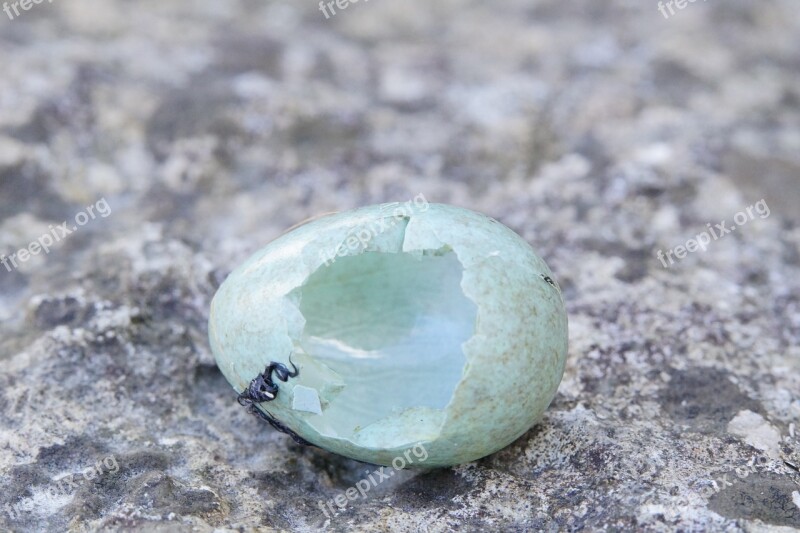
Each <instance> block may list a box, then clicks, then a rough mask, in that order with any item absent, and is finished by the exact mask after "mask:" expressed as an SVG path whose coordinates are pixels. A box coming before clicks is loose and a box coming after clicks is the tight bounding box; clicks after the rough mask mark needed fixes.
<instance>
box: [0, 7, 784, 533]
mask: <svg viewBox="0 0 800 533" xmlns="http://www.w3.org/2000/svg"><path fill="white" fill-rule="evenodd" d="M4 17H5V14H0V65H2V67H3V74H2V76H0V251H2V252H3V253H6V254H9V253H12V251H14V250H18V249H19V248H21V247H25V246H27V245H28V243H30V242H31V241H33V240H34V239H37V238H39V237H40V236H42V235H43V234H45V233H47V232H49V231H50V228H49V226H50V225H54V226H58V225H60V224H61V223H62V221H70V223H71V222H72V221H74V220H75V217H76V215H77V214H79V213H85V212H86V211H85V210H86V207H87V206H90V205H92V206H96V205H97V202H98V201H99V200H101V199H103V198H105V199H106V200H107V201H108V205H109V206H110V208H111V210H112V212H111V214H110V215H109V216H107V217H101V216H98V217H96V218H95V219H94V220H91V221H88V222H87V223H86V224H85V225H84V226H81V227H80V228H79V229H78V230H77V231H75V232H74V233H72V234H70V235H69V236H68V238H66V239H64V240H62V242H60V243H58V244H56V245H54V246H53V247H52V250H51V251H50V253H49V254H47V255H42V254H39V255H38V256H35V257H33V258H31V259H30V260H28V261H27V262H25V263H24V264H22V265H21V267H20V268H19V269H15V270H13V271H12V272H7V271H6V269H5V268H4V267H3V266H0V450H2V452H0V483H2V486H3V489H4V490H3V491H0V529H3V528H6V529H12V530H14V531H34V530H64V529H68V528H71V529H73V530H82V529H96V528H103V529H112V530H113V529H117V530H123V529H133V528H148V529H151V530H163V531H172V530H189V529H191V528H195V529H194V530H196V531H211V530H213V529H214V528H220V529H223V530H224V529H226V528H228V529H238V528H248V527H263V528H264V529H267V530H270V529H281V530H299V531H309V530H315V529H319V528H322V527H327V528H329V529H331V530H341V531H373V530H381V529H390V530H397V531H418V530H428V531H450V530H451V529H454V528H456V527H460V528H461V530H465V531H474V530H480V531H489V530H501V529H503V530H538V529H541V530H546V531H554V530H577V529H580V528H590V529H592V530H599V529H603V528H607V529H612V530H613V529H618V530H619V529H621V530H635V529H646V530H672V529H675V528H680V529H683V530H701V529H705V530H723V529H724V530H728V531H744V530H747V531H761V530H764V529H771V530H777V528H795V529H796V528H800V507H798V502H800V485H798V479H800V473H799V472H798V469H799V468H800V443H799V442H798V431H800V430H799V429H798V426H800V424H798V422H800V420H798V418H800V399H799V398H798V396H799V395H800V363H799V362H798V361H800V348H798V345H800V342H798V341H800V275H798V274H800V272H798V269H800V250H799V249H798V247H799V246H800V228H799V227H798V224H799V223H800V217H799V216H798V211H797V206H798V199H799V198H800V184H798V175H800V63H799V62H798V54H797V51H798V50H800V16H799V15H798V11H797V6H796V2H795V1H794V0H765V1H763V2H745V1H743V0H709V1H708V2H697V3H689V4H687V7H686V8H685V9H683V10H679V11H677V12H676V13H675V14H674V15H673V16H672V17H670V18H669V19H665V18H664V17H663V16H662V15H661V14H660V13H659V12H658V9H657V3H656V2H633V1H623V0H617V1H610V2H595V1H590V0H578V1H576V2H563V1H557V0H548V1H536V2H530V1H523V0H503V1H501V2H491V3H490V2H472V3H465V2H455V1H450V0H436V1H431V2H424V3H419V2H418V3H408V2H388V1H384V2H379V1H371V2H360V3H358V4H353V5H352V6H350V7H349V8H348V9H347V10H346V11H341V12H339V13H337V15H335V16H333V17H331V18H330V20H326V19H325V17H324V15H323V14H322V13H320V12H319V11H317V6H316V5H315V3H314V2H308V3H302V5H301V4H298V3H289V2H255V1H244V0H242V1H231V2H208V1H200V2H192V3H185V2H155V1H150V0H143V1H141V2H135V3H133V2H122V1H120V0H108V1H105V2H102V3H98V2H89V1H88V0H70V1H69V2H53V3H52V4H50V3H47V2H44V3H41V4H34V5H33V7H32V8H31V9H30V10H29V11H24V12H22V13H21V15H20V16H19V18H17V19H15V20H8V19H7V18H4ZM420 193H424V195H425V197H426V198H427V199H428V200H430V201H431V202H443V203H451V204H456V205H461V206H464V207H468V208H471V209H474V210H477V211H480V212H484V213H487V214H489V215H490V216H493V217H495V218H497V219H498V220H500V221H502V222H503V223H504V224H506V225H508V226H509V227H511V228H512V229H514V230H515V231H517V232H518V233H519V234H520V235H522V236H523V238H525V239H526V240H527V241H528V242H529V243H530V244H531V245H532V246H533V248H534V249H535V250H536V251H537V252H538V253H540V255H541V256H542V257H544V258H546V259H547V262H548V265H549V266H550V267H551V269H552V270H553V272H554V273H555V275H556V278H557V279H558V281H559V283H560V285H561V288H562V290H563V292H564V296H565V300H566V302H567V309H568V312H569V316H570V351H569V359H568V364H567V370H566V374H565V378H564V381H563V382H562V384H561V387H560V389H559V393H558V395H557V396H556V399H555V401H554V403H553V405H552V406H551V408H550V409H549V410H548V411H547V414H546V415H545V417H544V419H543V421H542V422H541V423H540V424H539V425H538V426H536V427H535V428H534V429H533V430H531V431H530V432H528V433H527V434H525V435H524V436H522V437H521V438H520V439H518V440H517V441H516V442H515V443H513V444H512V445H511V446H509V447H508V448H506V449H504V450H502V451H500V452H498V453H496V454H494V455H492V456H490V457H488V458H485V459H483V460H480V461H478V462H475V463H470V464H466V465H462V466H459V467H455V468H449V469H441V470H435V471H432V472H429V473H418V472H414V471H411V472H406V471H403V472H397V473H393V475H392V476H389V478H388V479H385V480H384V479H382V480H381V481H382V482H381V483H380V484H378V485H377V486H375V487H373V488H371V489H370V491H369V492H366V497H363V498H362V497H361V495H360V494H358V493H357V492H356V494H357V499H352V500H348V499H347V497H346V494H347V490H348V489H349V488H352V487H355V486H356V484H357V483H359V482H361V481H363V480H364V479H366V478H367V477H366V471H368V470H370V468H369V467H367V466H365V465H363V464H360V463H356V462H354V461H351V460H348V459H344V458H342V457H338V456H335V455H332V454H329V453H326V452H324V451H321V450H318V449H312V448H303V447H301V446H298V445H296V444H294V443H293V442H292V441H291V439H289V438H288V437H286V436H284V435H281V434H278V433H277V432H275V431H273V430H272V429H271V428H269V427H268V426H267V424H265V423H263V422H261V421H259V420H257V419H256V418H254V417H252V416H250V415H248V414H247V413H246V412H245V411H244V409H242V408H241V407H240V406H239V405H237V404H236V401H235V394H234V393H233V391H232V390H231V388H230V387H229V385H228V384H227V382H226V381H225V379H224V378H223V377H222V375H221V373H220V372H219V370H218V369H217V368H216V366H215V364H214V361H213V358H212V356H211V353H210V350H209V348H208V343H207V339H206V334H207V331H206V323H207V319H208V309H209V303H210V300H211V297H212V295H213V294H214V292H215V290H216V289H217V287H218V286H219V284H220V282H221V281H222V280H223V279H224V278H225V276H226V275H227V274H228V273H229V272H230V271H231V269H232V268H233V267H235V266H236V265H238V264H240V263H241V262H242V261H243V260H244V259H245V258H247V257H248V256H249V255H250V254H251V253H253V252H254V251H256V250H258V249H259V248H261V247H263V246H264V245H265V244H266V243H267V242H269V241H270V240H272V239H273V238H275V237H276V236H278V235H279V234H280V233H282V232H283V231H284V230H285V229H286V228H288V227H289V226H291V225H293V224H295V223H298V222H300V221H302V220H304V219H306V218H308V217H311V216H315V215H319V214H321V213H325V212H329V211H336V210H343V209H349V208H352V207H356V206H359V205H366V204H374V203H380V202H384V201H407V200H410V199H412V198H414V197H415V196H417V195H418V194H420ZM761 199H764V200H765V201H766V205H768V206H769V207H770V215H769V216H768V217H766V218H761V216H759V215H758V214H757V211H755V210H754V209H755V208H754V209H752V210H751V212H752V213H755V216H754V217H753V219H752V220H749V219H748V220H749V221H748V222H747V223H746V224H745V225H742V226H740V227H737V228H736V230H735V231H733V232H732V233H730V234H727V235H725V236H724V237H721V238H719V239H717V240H714V241H713V242H710V244H708V246H707V251H705V252H700V251H697V252H694V253H689V254H688V256H687V257H685V258H684V259H682V260H680V261H677V262H676V263H675V264H673V265H672V266H671V267H670V268H664V266H662V263H661V261H660V260H659V259H658V258H657V256H656V252H657V251H658V250H662V251H664V252H666V251H668V250H672V249H673V248H674V247H676V246H678V245H685V244H686V242H687V240H688V239H692V238H694V237H695V236H696V235H698V234H700V233H701V232H703V231H705V230H706V229H707V228H708V226H707V224H712V227H713V225H714V224H717V223H720V222H721V221H723V220H725V221H728V222H727V224H728V227H731V221H732V220H733V218H734V216H735V215H736V214H737V213H739V212H741V211H746V209H747V207H749V206H755V205H756V203H757V202H759V201H760V200H761ZM745 216H746V215H745ZM67 229H69V226H68V227H67ZM673 258H674V255H673ZM776 439H777V442H776ZM111 459H113V461H112V460H111ZM114 464H116V465H117V466H118V468H116V469H115V468H113V465H114ZM109 465H110V466H109ZM92 472H94V473H92ZM65 476H67V477H65ZM68 476H72V477H68ZM90 478H91V479H90ZM362 486H363V485H362ZM353 493H354V491H351V492H350V494H351V495H352V494H353ZM337 497H339V501H340V502H341V501H342V498H344V502H345V503H346V506H345V509H344V510H342V511H341V512H339V513H338V514H337V515H333V514H332V513H331V511H330V508H329V507H325V505H324V504H323V506H322V507H321V506H320V505H319V501H320V500H323V501H328V500H333V499H334V498H337ZM331 505H333V506H335V505H336V504H335V503H332V504H331ZM326 514H327V515H330V516H326ZM159 528H160V529H159Z"/></svg>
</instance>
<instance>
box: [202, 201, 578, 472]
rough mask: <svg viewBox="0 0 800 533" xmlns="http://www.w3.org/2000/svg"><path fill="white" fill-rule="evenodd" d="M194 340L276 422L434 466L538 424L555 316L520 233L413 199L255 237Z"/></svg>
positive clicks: (562, 321) (553, 287)
mask: <svg viewBox="0 0 800 533" xmlns="http://www.w3.org/2000/svg"><path fill="white" fill-rule="evenodd" d="M209 337H210V344H211V348H212V351H213V353H214V356H215V358H216V361H217V364H218V366H219V368H220V370H221V371H222V373H223V375H224V376H225V378H226V379H227V380H228V381H229V382H230V384H231V385H232V386H233V388H234V389H235V390H236V391H237V392H238V393H240V402H241V403H243V404H245V405H250V406H252V408H254V409H258V410H259V411H260V412H261V413H262V414H263V415H264V417H265V418H267V419H268V420H270V421H271V422H273V424H274V425H275V426H276V427H278V428H279V429H282V430H285V431H286V432H288V433H290V434H293V435H294V436H296V437H298V439H299V440H301V441H306V442H308V443H311V444H314V445H316V446H319V447H320V448H324V449H326V450H329V451H331V452H334V453H337V454H341V455H344V456H346V457H350V458H352V459H357V460H359V461H364V462H368V463H374V464H380V465H392V464H393V463H394V465H395V466H396V465H397V460H396V459H397V458H398V457H405V460H404V461H403V463H404V464H405V466H412V467H421V468H435V467H442V466H449V465H454V464H460V463H464V462H469V461H473V460H476V459H479V458H481V457H484V456H486V455H489V454H491V453H494V452H496V451H497V450H500V449H502V448H504V447H505V446H507V445H508V444H510V443H512V442H513V441H514V440H516V439H517V438H519V437H520V436H521V435H523V434H524V433H525V432H526V431H528V430H529V429H530V428H531V427H532V426H533V425H534V424H535V423H537V422H538V421H539V420H540V419H541V417H542V415H543V413H544V411H545V409H546V408H547V406H548V405H549V404H550V402H551V401H552V399H553V397H554V395H555V393H556V390H557V388H558V385H559V383H560V381H561V378H562V376H563V373H564V365H565V360H566V354H567V315H566V310H565V307H564V301H563V298H562V295H561V290H560V288H559V286H558V284H557V283H556V282H555V281H554V276H553V274H552V272H551V271H550V269H549V268H548V267H547V265H546V264H545V262H544V261H543V260H542V259H541V258H539V257H538V256H537V255H536V254H535V253H534V251H533V250H532V249H531V247H530V245H529V244H528V243H527V242H526V241H525V240H523V239H522V238H521V237H520V236H519V235H517V234H516V233H514V231H512V230H511V229H509V228H508V227H506V226H504V225H503V224H501V223H499V222H497V221H496V220H494V219H492V218H490V217H487V216H485V215H482V214H479V213H476V212H473V211H470V210H467V209H463V208H458V207H454V206H450V205H443V204H433V203H428V202H427V201H426V200H424V197H423V196H422V195H420V196H418V197H417V198H415V199H414V200H413V201H410V202H406V203H390V204H381V205H374V206H368V207H363V208H359V209H355V210H351V211H346V212H342V213H336V214H332V215H327V216H324V217H321V218H318V219H316V220H313V221H311V222H308V223H306V224H303V225H301V226H299V227H297V228H295V229H293V230H291V231H289V232H288V233H285V234H284V235H282V236H281V237H279V238H278V239H276V240H274V241H273V242H271V243H270V244H268V245H267V246H266V247H265V248H263V249H262V250H260V251H259V252H257V253H256V254H255V255H253V256H252V257H251V258H250V259H248V260H247V261H246V262H245V263H243V264H242V265H241V266H239V267H238V268H237V269H236V270H234V271H233V272H232V273H231V274H230V276H229V277H228V278H227V279H226V280H225V282H224V283H223V284H222V285H221V286H220V288H219V290H218V292H217V294H216V295H215V296H214V299H213V302H212V304H211V312H210V319H209ZM412 449H414V450H424V452H425V453H424V454H422V453H419V454H416V455H410V454H409V453H408V451H409V450H412ZM422 457H424V460H423V459H422Z"/></svg>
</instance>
